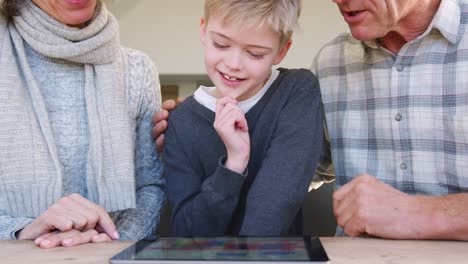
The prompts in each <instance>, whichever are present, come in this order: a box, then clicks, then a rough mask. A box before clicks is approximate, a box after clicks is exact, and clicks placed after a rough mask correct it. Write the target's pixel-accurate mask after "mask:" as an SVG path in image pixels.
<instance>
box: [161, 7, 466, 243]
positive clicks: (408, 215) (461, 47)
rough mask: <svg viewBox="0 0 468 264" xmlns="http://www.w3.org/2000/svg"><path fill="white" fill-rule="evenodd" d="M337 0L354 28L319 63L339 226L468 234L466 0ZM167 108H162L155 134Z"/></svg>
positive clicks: (323, 168) (393, 233)
mask: <svg viewBox="0 0 468 264" xmlns="http://www.w3.org/2000/svg"><path fill="white" fill-rule="evenodd" d="M334 2H335V3H336V4H337V5H338V7H339V9H340V11H341V13H342V15H343V17H344V19H345V21H346V22H347V23H348V25H349V28H350V30H351V34H343V35H340V36H339V37H337V38H336V39H335V40H333V41H331V42H330V43H328V44H327V45H326V46H325V47H323V48H322V49H321V51H320V52H319V53H318V55H317V56H316V59H315V61H314V65H313V67H312V70H313V71H314V72H315V73H316V74H317V76H318V77H319V80H320V86H321V89H322V98H323V103H324V107H325V112H326V121H327V126H328V138H329V141H330V143H331V153H330V152H328V153H325V155H323V156H324V159H323V162H322V163H321V164H320V166H319V174H321V175H325V174H326V173H327V172H330V171H331V163H330V161H331V156H333V165H334V172H335V175H336V186H337V188H338V190H337V191H336V192H335V193H334V196H333V200H334V201H333V203H334V212H335V216H336V218H337V222H338V225H339V228H338V232H337V234H338V235H340V234H343V231H344V233H346V234H348V235H351V236H359V235H365V234H367V235H371V236H378V237H385V238H395V239H460V240H468V194H467V193H464V192H466V191H467V190H468V38H467V37H465V35H466V34H465V33H466V31H467V28H466V26H467V24H468V1H467V0H334ZM166 106H167V108H171V107H170V106H169V105H168V104H166ZM167 114H168V113H167V111H163V112H160V113H158V114H157V115H155V118H154V120H155V122H158V123H157V124H156V125H155V127H154V128H153V135H154V136H157V135H159V134H160V133H161V132H162V131H163V130H164V129H165V121H162V122H159V121H160V120H162V119H165V118H167ZM465 114H467V116H466V117H465V116H464V115H465ZM162 141H163V137H161V136H160V137H159V138H158V140H157V143H158V146H161V145H162V144H161V143H162ZM325 149H328V150H329V149H330V148H325Z"/></svg>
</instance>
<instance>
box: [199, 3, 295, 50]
mask: <svg viewBox="0 0 468 264" xmlns="http://www.w3.org/2000/svg"><path fill="white" fill-rule="evenodd" d="M301 2H302V1H301V0H205V14H204V19H205V21H206V22H208V20H209V18H210V16H213V15H219V16H221V17H222V19H223V22H224V23H225V24H231V23H234V24H237V25H241V26H242V27H261V26H263V25H264V24H266V25H268V26H269V27H270V28H271V29H272V30H273V31H274V32H277V33H279V35H280V45H281V46H282V45H284V44H285V43H286V42H288V40H289V39H291V37H292V33H293V31H294V29H296V28H297V27H298V26H299V22H298V19H299V15H300V13H301V5H302V3H301Z"/></svg>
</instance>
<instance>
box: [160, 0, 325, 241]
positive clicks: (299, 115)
mask: <svg viewBox="0 0 468 264" xmlns="http://www.w3.org/2000/svg"><path fill="white" fill-rule="evenodd" d="M300 5H301V1H300V0H282V1H278V0H255V1H254V0H235V1H225V0H206V2H205V14H204V17H203V18H202V19H201V27H200V28H201V30H200V35H201V41H202V43H203V46H204V53H205V66H206V70H207V72H208V75H209V77H210V79H211V80H212V82H213V83H214V85H215V86H214V87H203V86H201V87H200V88H199V89H198V90H197V91H196V92H195V94H194V96H192V97H189V98H187V99H186V100H185V101H184V102H183V103H182V104H181V105H180V106H178V107H177V109H175V110H174V111H173V112H171V116H170V118H169V124H168V129H167V131H166V134H165V141H166V142H165V152H164V154H163V159H164V162H165V175H166V177H167V196H168V198H169V202H170V203H171V206H172V227H173V234H174V235H177V236H197V235H198V236H215V235H247V236H260V235H263V236H279V235H293V234H300V232H301V226H299V227H298V226H297V224H295V223H298V222H301V221H300V220H301V219H300V218H301V217H302V214H301V213H300V212H301V207H302V203H303V200H304V197H305V195H306V193H307V187H308V186H309V183H310V181H311V179H312V176H313V174H314V170H315V167H316V164H317V161H318V156H319V153H320V147H321V145H322V131H323V125H322V124H323V119H322V116H323V112H322V105H321V100H320V92H319V85H318V82H317V79H316V78H315V76H314V75H313V74H312V73H311V72H310V71H308V70H303V69H302V70H286V69H279V70H272V66H273V65H276V64H278V63H280V62H281V61H282V59H283V58H284V57H285V55H286V53H287V52H288V49H289V47H290V46H291V35H292V31H293V28H294V27H296V26H297V23H298V22H297V21H298V16H299V13H300Z"/></svg>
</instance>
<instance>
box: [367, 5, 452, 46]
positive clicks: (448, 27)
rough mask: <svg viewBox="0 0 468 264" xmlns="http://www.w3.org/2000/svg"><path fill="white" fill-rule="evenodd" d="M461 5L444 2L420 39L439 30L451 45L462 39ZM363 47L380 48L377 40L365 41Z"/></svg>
mask: <svg viewBox="0 0 468 264" xmlns="http://www.w3.org/2000/svg"><path fill="white" fill-rule="evenodd" d="M460 5H461V3H460V0H442V1H441V2H440V6H439V9H437V12H436V14H435V16H434V19H433V20H432V22H431V24H430V25H429V27H428V28H427V30H426V31H425V32H424V33H423V34H422V35H421V36H419V37H418V38H422V37H424V36H426V35H428V34H429V33H430V32H431V31H432V30H433V29H438V30H439V32H440V33H441V34H442V35H443V36H444V37H445V38H446V39H447V40H448V41H449V42H450V43H452V44H455V43H457V41H458V39H459V38H460V37H461V36H460V35H459V29H460V25H461V7H460ZM363 45H364V46H367V47H369V48H372V49H377V48H379V47H380V44H379V43H378V41H377V40H368V41H363Z"/></svg>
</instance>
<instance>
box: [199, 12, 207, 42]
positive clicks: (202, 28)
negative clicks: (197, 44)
mask: <svg viewBox="0 0 468 264" xmlns="http://www.w3.org/2000/svg"><path fill="white" fill-rule="evenodd" d="M205 35H206V20H205V19H204V18H203V17H202V18H201V19H200V40H201V42H202V43H203V44H205Z"/></svg>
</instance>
